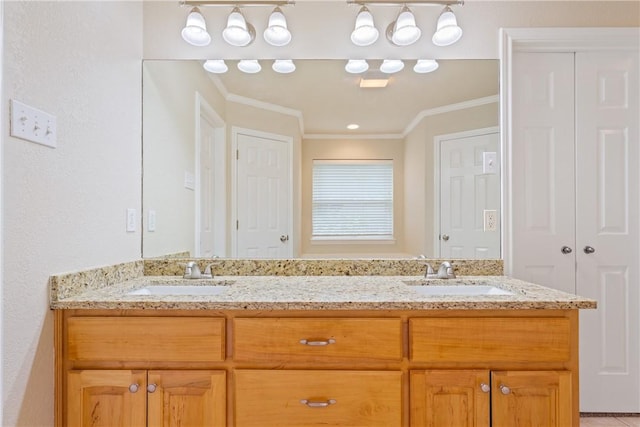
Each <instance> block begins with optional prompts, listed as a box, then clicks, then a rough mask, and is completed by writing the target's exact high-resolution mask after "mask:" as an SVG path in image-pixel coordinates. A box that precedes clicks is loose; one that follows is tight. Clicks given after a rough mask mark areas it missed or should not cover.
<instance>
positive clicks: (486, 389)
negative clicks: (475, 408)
mask: <svg viewBox="0 0 640 427" xmlns="http://www.w3.org/2000/svg"><path fill="white" fill-rule="evenodd" d="M480 390H482V392H483V393H489V392H490V391H491V387H489V384H485V383H482V384H480Z"/></svg>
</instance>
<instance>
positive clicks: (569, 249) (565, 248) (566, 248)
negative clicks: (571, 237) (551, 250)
mask: <svg viewBox="0 0 640 427" xmlns="http://www.w3.org/2000/svg"><path fill="white" fill-rule="evenodd" d="M560 252H562V253H563V254H565V255H567V254H570V253H571V252H573V249H571V248H570V247H569V246H563V247H562V248H560Z"/></svg>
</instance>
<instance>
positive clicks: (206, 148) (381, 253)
mask: <svg viewBox="0 0 640 427" xmlns="http://www.w3.org/2000/svg"><path fill="white" fill-rule="evenodd" d="M439 62H440V67H439V68H438V70H437V71H436V72H433V73H429V74H418V73H415V72H413V70H412V68H413V63H410V61H407V66H406V67H405V69H404V70H403V71H401V72H399V73H396V74H392V75H385V76H384V77H386V78H388V82H387V86H386V87H384V88H361V87H360V86H359V83H360V80H361V77H362V76H361V75H353V74H349V73H347V72H345V69H344V66H345V61H343V60H299V61H295V64H296V71H295V72H294V73H291V74H286V75H283V74H278V73H275V72H273V71H272V70H271V68H270V66H269V65H270V64H268V62H267V61H264V64H263V70H262V72H261V73H259V74H253V75H249V74H244V73H241V72H240V71H238V70H237V67H236V64H235V62H234V61H227V65H228V66H229V71H228V72H227V73H225V74H219V75H216V74H211V73H209V72H207V71H205V70H204V69H203V67H202V62H201V61H166V60H162V61H152V60H147V61H144V63H143V174H144V176H143V211H144V224H145V226H144V232H143V255H144V256H145V257H159V256H192V257H212V256H220V257H248V258H261V257H268V258H281V257H287V258H290V257H310V258H324V257H358V258H362V257H365V258H370V257H376V258H379V257H415V256H417V255H419V254H424V255H426V256H427V257H429V258H436V257H444V258H500V247H499V245H500V228H499V224H500V214H501V212H500V148H499V146H500V144H499V135H498V124H499V105H498V94H499V76H498V73H499V71H498V70H499V66H498V61H496V60H443V61H439ZM379 63H381V61H370V66H371V67H370V70H372V69H373V70H375V69H376V68H377V67H379ZM372 74H374V75H375V71H374V72H373V73H372ZM350 124H354V125H358V127H357V129H349V128H348V127H347V126H348V125H350ZM352 127H353V126H352ZM319 161H322V162H319ZM336 161H338V162H336ZM345 161H347V162H346V163H350V164H362V163H363V162H364V163H367V162H369V163H372V164H375V161H378V162H379V161H385V164H390V165H391V171H390V172H389V173H390V175H388V181H387V185H386V187H384V188H385V190H384V191H386V193H385V195H384V196H385V200H386V201H385V202H384V203H386V205H385V206H386V208H381V207H380V206H381V205H380V203H379V200H378V196H379V194H378V193H376V191H382V190H380V189H379V188H378V187H376V186H377V181H376V179H377V178H375V177H373V176H368V177H366V178H365V177H363V176H362V175H359V177H358V178H344V177H343V175H339V174H337V172H336V175H335V179H336V180H337V181H336V182H335V183H334V184H336V183H337V186H335V187H334V188H335V189H336V190H335V191H334V190H330V191H329V193H326V192H325V193H321V192H320V189H319V188H320V187H318V185H319V184H318V181H317V180H318V178H317V172H318V171H317V168H316V171H315V172H316V175H315V176H316V178H314V164H315V165H318V164H320V163H323V164H327V162H328V164H332V162H333V164H340V162H343V163H344V162H345ZM354 161H356V162H354ZM343 168H344V167H343ZM336 170H337V169H336ZM364 170H366V171H370V170H372V169H371V168H370V169H366V168H365V169H364ZM348 173H365V174H366V173H368V172H363V171H354V170H353V168H352V169H351V170H350V172H348ZM345 176H349V175H348V174H347V175H345ZM341 179H342V180H343V181H340V180H341ZM349 180H350V181H349ZM354 181H355V182H357V185H355V186H353V185H348V183H352V182H354ZM341 182H342V183H343V184H344V185H340V183H341ZM376 188H378V189H376ZM380 188H382V187H380ZM349 189H350V190H349ZM340 190H344V191H340ZM348 190H349V191H350V192H351V193H350V194H349V191H348ZM370 191H372V193H370ZM365 193H366V194H365ZM322 194H324V196H322ZM327 194H328V195H329V196H327ZM323 197H324V198H323ZM327 197H328V199H327ZM332 198H335V200H333V199H332ZM389 200H390V201H389ZM332 203H333V204H332ZM374 205H375V206H377V207H376V208H373V207H372V206H374ZM376 209H377V210H376ZM385 209H386V210H385ZM320 212H322V213H323V215H324V216H323V215H320ZM331 212H334V213H335V214H336V215H339V217H338V218H339V219H338V220H337V221H334V220H332V218H331V216H330V215H327V214H328V213H331ZM348 212H351V217H349V216H348V215H347V213H348ZM354 212H355V214H354ZM322 218H328V220H330V221H332V224H333V226H332V227H333V228H331V230H332V231H330V232H322V231H321V230H323V228H322V224H321V220H322ZM366 218H370V219H371V218H373V219H371V221H373V222H370V223H369V226H367V227H362V229H364V230H366V232H362V233H361V234H358V233H359V232H358V230H359V229H360V225H361V224H358V221H364V220H365V219H366ZM380 218H382V219H380ZM333 219H335V217H334V218H333ZM377 220H381V221H383V222H384V224H386V226H385V228H384V232H382V231H380V229H378V228H376V227H375V226H371V224H375V221H377ZM354 221H355V222H354ZM336 224H337V225H336ZM348 224H350V225H348ZM336 227H337V228H336ZM325 230H326V229H325ZM389 230H390V231H389Z"/></svg>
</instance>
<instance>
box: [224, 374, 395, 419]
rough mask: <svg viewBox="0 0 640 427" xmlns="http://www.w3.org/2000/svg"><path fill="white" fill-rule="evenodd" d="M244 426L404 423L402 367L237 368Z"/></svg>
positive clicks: (238, 399)
mask: <svg viewBox="0 0 640 427" xmlns="http://www.w3.org/2000/svg"><path fill="white" fill-rule="evenodd" d="M234 381H235V425H236V426H238V427H267V426H274V427H275V426H277V427H319V426H342V427H350V426H352V427H391V426H394V427H396V426H401V425H402V373H401V372H399V371H397V372H393V371H335V370H330V371H312V370H300V371H289V370H280V371H279V370H236V371H235V373H234Z"/></svg>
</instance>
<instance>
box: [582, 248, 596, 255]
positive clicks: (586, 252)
mask: <svg viewBox="0 0 640 427" xmlns="http://www.w3.org/2000/svg"><path fill="white" fill-rule="evenodd" d="M583 250H584V253H585V254H587V255H589V254H592V253H594V252H595V251H596V250H595V249H593V247H591V246H585V247H584V249H583Z"/></svg>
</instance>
